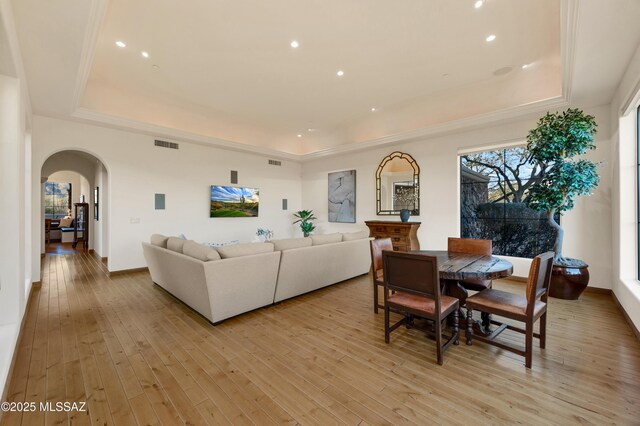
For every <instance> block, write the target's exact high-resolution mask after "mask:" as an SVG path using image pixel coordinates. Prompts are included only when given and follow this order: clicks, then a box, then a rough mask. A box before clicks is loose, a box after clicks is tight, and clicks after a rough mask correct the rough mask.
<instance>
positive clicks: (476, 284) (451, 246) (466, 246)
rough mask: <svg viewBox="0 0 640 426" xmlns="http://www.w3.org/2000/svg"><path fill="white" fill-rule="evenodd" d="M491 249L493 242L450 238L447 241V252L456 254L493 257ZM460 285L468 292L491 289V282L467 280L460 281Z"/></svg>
mask: <svg viewBox="0 0 640 426" xmlns="http://www.w3.org/2000/svg"><path fill="white" fill-rule="evenodd" d="M491 249H492V248H491V240H476V239H472V238H452V237H449V239H448V241H447V251H450V252H454V253H468V254H481V255H484V256H491ZM460 285H461V286H462V287H464V288H466V289H467V290H474V291H482V290H484V289H486V288H491V280H480V279H473V278H467V279H466V280H462V281H460Z"/></svg>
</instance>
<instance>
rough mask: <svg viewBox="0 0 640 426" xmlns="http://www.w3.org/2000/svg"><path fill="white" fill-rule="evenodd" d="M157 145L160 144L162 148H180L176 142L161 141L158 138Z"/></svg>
mask: <svg viewBox="0 0 640 426" xmlns="http://www.w3.org/2000/svg"><path fill="white" fill-rule="evenodd" d="M155 145H156V146H159V147H161V148H170V149H178V148H180V145H178V144H177V143H175V142H167V141H161V140H158V139H156V141H155Z"/></svg>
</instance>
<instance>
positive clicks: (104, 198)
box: [91, 163, 109, 257]
mask: <svg viewBox="0 0 640 426" xmlns="http://www.w3.org/2000/svg"><path fill="white" fill-rule="evenodd" d="M93 181H94V184H95V186H97V187H98V188H99V189H100V194H99V195H98V196H99V197H100V199H99V201H98V220H95V218H94V220H93V249H94V250H95V252H96V253H97V254H98V255H99V256H101V257H107V253H108V247H109V246H108V244H109V240H108V238H107V234H108V223H109V218H108V216H107V206H108V198H109V197H108V194H109V187H108V185H107V170H106V169H105V168H104V166H103V165H102V163H99V164H96V169H95V173H94V179H93ZM94 188H95V187H94ZM92 197H93V195H92ZM91 200H92V203H95V199H94V198H91ZM91 214H92V215H93V212H92V213H91Z"/></svg>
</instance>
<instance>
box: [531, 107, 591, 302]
mask: <svg viewBox="0 0 640 426" xmlns="http://www.w3.org/2000/svg"><path fill="white" fill-rule="evenodd" d="M596 127H597V124H596V122H595V118H594V117H593V116H591V115H586V114H585V113H584V112H583V111H582V110H580V109H571V108H569V109H568V110H566V111H564V112H557V113H554V114H551V113H547V114H546V115H545V116H544V117H542V118H541V119H540V120H539V121H538V125H537V127H536V128H535V129H533V130H531V131H530V132H529V134H528V136H527V149H528V150H529V152H530V154H531V159H530V163H532V164H535V163H538V164H547V165H548V167H549V170H548V171H547V172H546V173H545V175H544V176H543V177H542V179H540V181H538V182H536V183H535V184H534V185H532V186H531V188H530V189H529V196H528V197H527V199H526V203H527V205H528V206H529V207H531V208H533V209H534V210H538V211H544V212H546V214H547V218H548V221H549V224H550V225H551V227H552V228H553V229H555V231H556V239H555V243H554V246H553V251H554V252H555V257H554V259H553V265H554V266H553V274H552V277H551V285H550V288H549V295H550V296H553V297H558V298H562V299H571V300H575V299H577V298H578V297H580V294H582V292H583V291H584V289H585V288H586V287H587V285H588V284H589V270H588V269H587V268H588V265H587V264H586V263H585V262H584V261H582V260H579V259H572V258H569V257H564V255H563V253H562V241H563V238H564V230H563V229H562V227H561V226H560V225H559V224H558V223H557V222H556V220H555V217H554V216H555V215H556V213H559V214H562V213H564V212H566V211H568V210H571V209H572V208H573V204H574V199H575V197H577V196H579V195H590V194H591V193H592V191H593V189H594V188H595V187H596V186H598V183H599V176H598V172H597V170H596V168H597V164H596V163H594V162H592V161H589V160H586V159H583V158H582V159H576V158H575V157H576V156H580V155H582V154H584V153H586V152H587V151H590V150H592V149H595V144H594V135H595V133H596Z"/></svg>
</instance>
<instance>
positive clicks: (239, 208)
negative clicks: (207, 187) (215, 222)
mask: <svg viewBox="0 0 640 426" xmlns="http://www.w3.org/2000/svg"><path fill="white" fill-rule="evenodd" d="M259 201H260V191H258V189H257V188H235V187H231V186H218V185H211V214H210V217H257V216H258V204H259Z"/></svg>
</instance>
